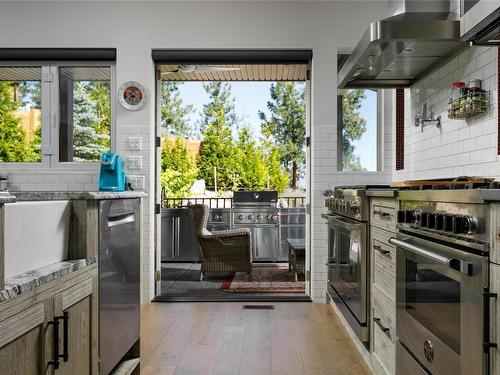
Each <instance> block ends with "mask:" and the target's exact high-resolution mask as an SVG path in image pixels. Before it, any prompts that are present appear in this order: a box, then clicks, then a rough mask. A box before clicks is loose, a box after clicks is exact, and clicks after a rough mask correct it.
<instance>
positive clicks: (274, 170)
mask: <svg viewBox="0 0 500 375" xmlns="http://www.w3.org/2000/svg"><path fill="white" fill-rule="evenodd" d="M266 162H267V169H268V174H269V187H270V188H271V189H274V190H277V191H278V192H279V193H282V192H283V191H284V190H285V189H286V188H287V187H288V184H289V182H290V179H289V178H288V173H287V171H286V170H284V168H283V165H282V164H281V154H280V150H279V149H278V148H277V147H272V148H271V149H270V150H268V152H267V160H266Z"/></svg>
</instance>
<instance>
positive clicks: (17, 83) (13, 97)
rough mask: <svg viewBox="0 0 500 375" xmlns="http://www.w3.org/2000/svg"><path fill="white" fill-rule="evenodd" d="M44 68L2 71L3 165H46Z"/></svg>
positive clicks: (0, 152) (0, 127) (0, 130)
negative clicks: (43, 144)
mask: <svg viewBox="0 0 500 375" xmlns="http://www.w3.org/2000/svg"><path fill="white" fill-rule="evenodd" d="M41 92H42V68H41V67H40V66H30V67H17V66H9V67H7V66H6V67H0V163H40V162H41V161H42V134H41V132H42V98H41Z"/></svg>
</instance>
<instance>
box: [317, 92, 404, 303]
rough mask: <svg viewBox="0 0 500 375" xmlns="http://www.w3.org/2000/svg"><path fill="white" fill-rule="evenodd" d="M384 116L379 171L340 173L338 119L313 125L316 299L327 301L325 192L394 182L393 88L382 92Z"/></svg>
mask: <svg viewBox="0 0 500 375" xmlns="http://www.w3.org/2000/svg"><path fill="white" fill-rule="evenodd" d="M382 97H383V100H384V103H383V105H384V110H383V111H382V112H383V113H384V114H385V116H383V117H382V119H381V123H382V126H381V130H382V131H383V137H382V138H383V149H382V155H381V158H382V170H381V171H379V172H363V173H359V172H339V171H337V151H336V148H335V145H336V144H337V126H336V125H335V124H336V119H334V120H335V122H334V123H333V124H330V125H316V124H315V125H314V126H313V137H312V145H313V148H312V154H313V155H312V158H313V176H312V183H313V192H312V199H313V202H312V206H313V218H312V220H313V247H314V252H313V254H314V259H313V262H312V275H313V283H312V284H313V288H314V289H313V291H312V297H313V299H314V301H316V302H324V301H325V296H326V281H327V269H326V267H325V263H326V262H327V232H326V224H325V220H324V219H322V218H321V214H322V213H323V212H325V210H326V209H325V200H324V196H323V191H325V190H327V189H333V188H335V187H336V186H339V185H353V184H360V185H361V184H386V183H389V182H390V181H391V177H392V171H393V170H394V140H393V138H394V137H393V131H392V128H393V126H392V125H393V110H392V100H393V92H392V90H385V91H384V92H383V94H382Z"/></svg>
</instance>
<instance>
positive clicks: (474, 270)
mask: <svg viewBox="0 0 500 375" xmlns="http://www.w3.org/2000/svg"><path fill="white" fill-rule="evenodd" d="M389 242H390V243H391V244H393V245H395V246H396V247H397V251H396V263H397V266H396V279H397V293H396V305H397V314H396V321H397V322H396V331H397V335H398V338H399V340H400V342H401V343H402V344H403V345H404V346H405V347H406V348H407V349H408V350H409V351H410V352H411V353H412V354H413V355H414V356H415V357H416V358H417V359H418V360H419V362H420V363H421V364H422V365H423V366H425V367H426V368H427V370H428V371H430V372H431V373H432V374H434V375H441V374H456V375H458V374H462V375H465V374H482V373H483V372H482V371H483V364H482V363H483V360H484V357H483V350H482V348H483V329H484V327H483V320H484V317H483V298H484V297H483V285H485V280H487V278H484V279H483V277H485V276H484V273H487V270H488V267H487V258H486V257H482V256H479V255H475V254H472V253H469V252H466V251H462V250H460V249H458V248H456V247H453V246H451V245H450V246H445V245H442V244H438V243H436V242H432V241H429V240H426V239H421V238H417V237H413V236H409V235H406V234H403V233H399V234H398V236H397V238H391V239H390V240H389ZM485 262H486V263H485Z"/></svg>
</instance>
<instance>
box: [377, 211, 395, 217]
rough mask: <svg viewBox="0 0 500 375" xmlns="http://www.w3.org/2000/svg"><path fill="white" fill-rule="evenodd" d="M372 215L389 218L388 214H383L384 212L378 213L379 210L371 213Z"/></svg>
mask: <svg viewBox="0 0 500 375" xmlns="http://www.w3.org/2000/svg"><path fill="white" fill-rule="evenodd" d="M373 214H374V215H379V216H382V217H389V216H391V214H390V213H389V212H384V211H379V210H375V211H373Z"/></svg>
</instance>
